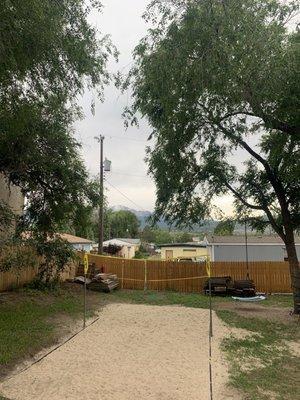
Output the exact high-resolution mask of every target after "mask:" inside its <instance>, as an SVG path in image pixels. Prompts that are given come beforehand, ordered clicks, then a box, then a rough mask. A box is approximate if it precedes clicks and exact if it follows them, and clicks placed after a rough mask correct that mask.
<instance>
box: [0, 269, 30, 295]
mask: <svg viewBox="0 0 300 400" xmlns="http://www.w3.org/2000/svg"><path fill="white" fill-rule="evenodd" d="M36 274H37V269H35V268H25V269H22V270H21V271H19V273H18V274H17V273H16V271H8V272H0V292H3V291H5V290H9V289H12V288H15V287H21V286H23V285H25V283H29V282H31V281H32V280H33V278H34V277H35V276H36Z"/></svg>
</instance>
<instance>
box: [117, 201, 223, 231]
mask: <svg viewBox="0 0 300 400" xmlns="http://www.w3.org/2000/svg"><path fill="white" fill-rule="evenodd" d="M111 209H112V210H113V211H120V210H125V211H131V212H132V213H133V214H135V215H136V216H137V218H138V219H139V221H140V224H141V225H140V228H141V229H143V228H144V227H145V225H147V224H149V222H148V218H149V217H151V215H152V214H153V213H152V212H151V211H146V210H145V211H141V210H135V209H133V208H129V207H126V206H122V205H117V206H112V207H111ZM217 224H218V221H214V220H207V221H203V224H195V225H193V226H192V228H185V229H181V230H182V231H186V232H212V231H213V230H214V228H215V227H216V226H217ZM157 226H158V227H159V228H161V229H170V225H169V224H168V223H167V222H165V221H164V220H160V221H159V222H158V223H157ZM173 229H174V230H175V229H176V228H175V227H173Z"/></svg>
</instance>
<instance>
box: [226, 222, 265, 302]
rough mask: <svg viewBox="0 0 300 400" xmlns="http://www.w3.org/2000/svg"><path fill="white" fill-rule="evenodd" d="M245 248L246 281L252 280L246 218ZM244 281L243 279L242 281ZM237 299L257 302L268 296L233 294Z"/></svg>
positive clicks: (233, 297) (234, 298)
mask: <svg viewBox="0 0 300 400" xmlns="http://www.w3.org/2000/svg"><path fill="white" fill-rule="evenodd" d="M245 249H246V265H247V277H246V281H248V282H249V281H250V276H249V257H248V235H247V221H246V220H245ZM241 282H243V281H241ZM231 298H232V299H233V300H235V301H242V302H245V303H256V302H259V301H263V300H266V298H267V297H266V296H263V295H257V296H252V297H239V296H232V297H231Z"/></svg>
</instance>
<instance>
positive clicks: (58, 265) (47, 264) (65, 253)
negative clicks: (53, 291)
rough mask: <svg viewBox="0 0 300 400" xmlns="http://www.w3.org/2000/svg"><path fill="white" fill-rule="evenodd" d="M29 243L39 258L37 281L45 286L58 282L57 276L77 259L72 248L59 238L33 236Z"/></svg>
mask: <svg viewBox="0 0 300 400" xmlns="http://www.w3.org/2000/svg"><path fill="white" fill-rule="evenodd" d="M30 241H31V242H32V243H34V245H35V247H36V250H37V253H38V255H39V256H40V257H41V261H40V265H39V271H38V280H39V281H41V282H43V283H45V284H46V285H48V284H50V285H52V283H55V282H58V281H59V274H60V273H61V272H63V271H64V269H65V268H66V267H67V266H68V264H69V263H71V262H72V261H75V260H76V258H77V256H76V252H75V251H74V249H73V247H72V246H71V245H70V244H69V243H68V242H67V241H65V240H63V239H61V238H60V237H59V236H52V237H45V236H43V235H40V234H34V235H33V237H32V239H30Z"/></svg>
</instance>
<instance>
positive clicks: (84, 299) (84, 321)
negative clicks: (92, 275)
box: [83, 272, 86, 329]
mask: <svg viewBox="0 0 300 400" xmlns="http://www.w3.org/2000/svg"><path fill="white" fill-rule="evenodd" d="M83 290H84V294H83V313H84V315H83V329H85V326H86V272H84V289H83Z"/></svg>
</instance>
